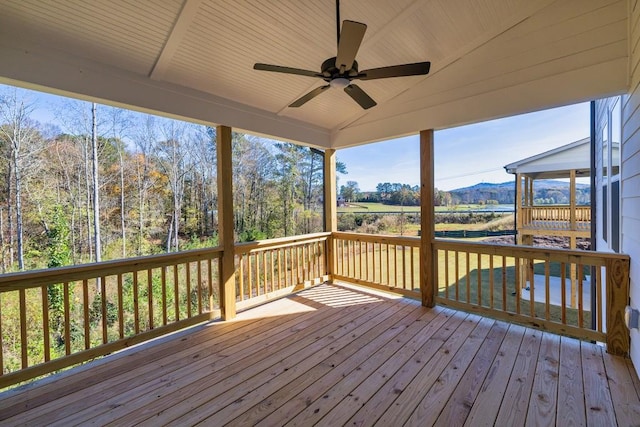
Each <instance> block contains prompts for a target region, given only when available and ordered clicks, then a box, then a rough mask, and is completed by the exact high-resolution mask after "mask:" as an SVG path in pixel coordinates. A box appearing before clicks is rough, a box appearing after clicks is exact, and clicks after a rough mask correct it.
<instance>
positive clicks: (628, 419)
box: [602, 352, 640, 426]
mask: <svg viewBox="0 0 640 427" xmlns="http://www.w3.org/2000/svg"><path fill="white" fill-rule="evenodd" d="M602 360H603V361H604V366H605V369H606V373H607V379H608V382H609V390H610V391H611V399H612V400H613V405H614V408H615V414H616V421H617V423H618V425H621V426H630V425H634V424H638V423H639V422H640V399H639V398H638V393H637V392H636V393H634V391H636V389H635V386H634V384H633V383H634V378H637V375H636V373H635V370H634V371H631V372H630V371H629V368H632V369H633V365H631V364H630V362H629V361H628V360H627V359H622V358H620V357H616V356H612V355H610V354H607V353H605V352H603V353H602Z"/></svg>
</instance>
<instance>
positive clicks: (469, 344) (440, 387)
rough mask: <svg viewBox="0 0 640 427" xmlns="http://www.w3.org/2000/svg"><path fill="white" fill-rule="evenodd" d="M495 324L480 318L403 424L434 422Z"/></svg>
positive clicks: (429, 423) (420, 424)
mask: <svg viewBox="0 0 640 427" xmlns="http://www.w3.org/2000/svg"><path fill="white" fill-rule="evenodd" d="M494 324H495V321H494V320H492V319H488V318H484V319H482V320H480V322H479V323H478V326H477V327H476V329H475V330H474V331H473V332H472V333H471V335H469V337H468V338H467V340H466V341H465V343H464V344H463V345H462V347H460V350H459V351H458V352H457V353H456V355H455V356H454V357H453V359H452V360H451V362H449V364H448V365H447V366H446V367H445V368H444V370H442V373H440V374H439V375H437V379H436V380H435V382H434V383H433V386H432V387H431V388H430V389H429V391H428V392H427V394H426V395H425V396H424V397H423V398H422V401H421V402H420V403H419V404H418V406H417V408H416V409H415V410H414V411H413V414H411V416H410V417H409V419H408V420H407V422H406V423H405V425H408V426H412V425H413V426H422V425H432V424H434V423H435V421H436V419H437V418H438V415H439V414H440V412H441V411H442V409H443V408H444V406H445V405H446V404H447V401H448V400H449V398H450V397H451V394H452V393H453V391H454V390H455V388H456V386H457V385H458V383H459V381H460V379H461V378H462V376H463V375H464V373H465V368H467V367H469V364H470V363H471V361H472V360H473V358H474V357H475V356H476V353H477V352H478V351H479V350H480V347H481V346H482V344H483V342H485V338H486V337H487V334H488V333H489V332H490V330H491V329H490V328H491V327H492V326H493V325H494Z"/></svg>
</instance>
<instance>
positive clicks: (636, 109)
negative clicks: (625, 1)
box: [620, 0, 640, 373]
mask: <svg viewBox="0 0 640 427" xmlns="http://www.w3.org/2000/svg"><path fill="white" fill-rule="evenodd" d="M629 7H630V9H631V10H630V22H629V31H630V34H629V55H630V58H629V67H630V82H629V92H628V94H627V95H624V96H623V97H622V147H621V151H622V152H621V174H622V175H621V181H622V182H621V186H622V188H621V189H620V191H621V195H622V197H621V198H622V201H621V207H620V209H621V216H622V219H621V221H622V223H621V234H622V236H621V252H623V253H626V254H628V255H630V256H631V295H630V296H631V305H632V306H633V307H635V308H637V309H640V1H638V0H631V1H630V2H629ZM631 359H632V361H633V365H634V366H635V367H636V371H637V372H639V373H640V370H639V369H638V368H640V332H638V330H637V329H634V330H632V331H631Z"/></svg>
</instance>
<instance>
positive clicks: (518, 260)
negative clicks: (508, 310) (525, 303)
mask: <svg viewBox="0 0 640 427" xmlns="http://www.w3.org/2000/svg"><path fill="white" fill-rule="evenodd" d="M514 262H515V265H516V283H515V285H514V289H515V297H516V313H518V314H520V289H521V285H520V283H521V281H520V273H521V271H520V266H521V261H520V258H519V257H515V258H514Z"/></svg>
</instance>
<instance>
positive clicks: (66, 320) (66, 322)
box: [62, 282, 71, 356]
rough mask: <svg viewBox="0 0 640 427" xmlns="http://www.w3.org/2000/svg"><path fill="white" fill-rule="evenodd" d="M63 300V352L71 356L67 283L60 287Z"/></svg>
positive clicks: (69, 308) (69, 304)
mask: <svg viewBox="0 0 640 427" xmlns="http://www.w3.org/2000/svg"><path fill="white" fill-rule="evenodd" d="M62 293H63V299H64V352H65V354H66V355H67V356H68V355H70V354H71V303H70V301H69V282H64V284H63V285H62Z"/></svg>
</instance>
